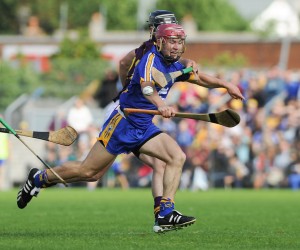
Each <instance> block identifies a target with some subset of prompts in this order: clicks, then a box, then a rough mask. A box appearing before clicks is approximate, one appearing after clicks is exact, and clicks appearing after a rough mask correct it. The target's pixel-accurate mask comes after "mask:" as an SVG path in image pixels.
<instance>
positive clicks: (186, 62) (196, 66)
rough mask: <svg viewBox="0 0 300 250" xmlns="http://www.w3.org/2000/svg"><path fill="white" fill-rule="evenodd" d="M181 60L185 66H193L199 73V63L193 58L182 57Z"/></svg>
mask: <svg viewBox="0 0 300 250" xmlns="http://www.w3.org/2000/svg"><path fill="white" fill-rule="evenodd" d="M179 62H180V63H181V64H182V65H183V66H184V67H185V68H189V67H193V71H194V72H195V73H198V71H199V65H198V64H197V63H196V62H195V61H193V60H191V59H187V58H180V59H179Z"/></svg>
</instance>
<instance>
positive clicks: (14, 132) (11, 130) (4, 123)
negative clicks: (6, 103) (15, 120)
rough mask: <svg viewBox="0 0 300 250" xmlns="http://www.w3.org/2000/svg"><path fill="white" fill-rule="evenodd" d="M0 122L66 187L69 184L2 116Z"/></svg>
mask: <svg viewBox="0 0 300 250" xmlns="http://www.w3.org/2000/svg"><path fill="white" fill-rule="evenodd" d="M0 122H1V123H2V124H3V126H4V127H6V128H7V129H8V130H9V132H10V133H12V134H13V135H14V136H15V137H17V138H18V139H19V141H21V142H22V143H23V144H24V145H25V146H26V147H27V148H28V149H29V150H30V151H31V153H33V154H34V155H35V156H36V157H37V158H38V159H39V160H40V161H41V162H42V163H43V164H44V165H45V167H47V168H48V169H49V170H50V171H51V172H52V173H53V174H54V175H55V176H56V177H57V178H58V179H59V180H60V181H61V182H62V183H63V184H64V185H65V186H66V187H67V186H68V185H67V183H66V182H65V180H64V179H63V178H61V177H60V176H59V175H58V174H57V173H56V172H55V171H54V170H53V169H52V168H51V167H50V166H49V165H48V164H47V163H46V162H45V161H43V160H42V159H41V158H40V157H39V156H38V155H37V154H36V153H35V152H34V151H33V150H32V149H31V148H30V147H29V146H28V145H27V144H26V143H25V142H24V141H23V140H22V138H20V136H19V135H18V134H17V133H16V131H15V130H14V129H13V128H11V127H10V126H9V125H8V124H7V123H6V122H5V121H4V120H3V119H2V118H0Z"/></svg>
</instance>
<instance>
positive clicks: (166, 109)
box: [158, 106, 175, 118]
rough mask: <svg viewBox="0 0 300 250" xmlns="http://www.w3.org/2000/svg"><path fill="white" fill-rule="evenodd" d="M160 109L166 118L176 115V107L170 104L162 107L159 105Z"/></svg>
mask: <svg viewBox="0 0 300 250" xmlns="http://www.w3.org/2000/svg"><path fill="white" fill-rule="evenodd" d="M158 111H159V112H160V113H161V115H162V116H163V117H165V118H170V117H173V116H175V109H174V108H173V107H170V106H160V107H158Z"/></svg>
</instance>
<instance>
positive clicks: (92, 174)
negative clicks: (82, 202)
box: [81, 169, 98, 182]
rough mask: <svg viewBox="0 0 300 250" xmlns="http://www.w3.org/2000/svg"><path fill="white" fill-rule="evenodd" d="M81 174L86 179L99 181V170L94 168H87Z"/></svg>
mask: <svg viewBox="0 0 300 250" xmlns="http://www.w3.org/2000/svg"><path fill="white" fill-rule="evenodd" d="M81 176H82V178H83V179H84V180H85V181H89V182H90V181H97V180H98V179H97V171H95V170H93V169H86V170H85V171H82V172H81Z"/></svg>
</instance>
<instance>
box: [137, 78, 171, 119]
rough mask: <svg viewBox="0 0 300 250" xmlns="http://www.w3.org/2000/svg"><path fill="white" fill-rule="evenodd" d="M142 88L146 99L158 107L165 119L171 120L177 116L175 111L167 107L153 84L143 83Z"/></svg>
mask: <svg viewBox="0 0 300 250" xmlns="http://www.w3.org/2000/svg"><path fill="white" fill-rule="evenodd" d="M141 88H142V92H143V94H144V97H145V98H146V99H147V100H148V101H149V102H151V103H152V104H154V105H155V106H156V107H157V109H158V111H159V112H160V113H161V114H162V116H163V117H165V118H170V117H172V116H175V109H174V108H173V107H170V106H167V105H166V103H165V102H164V101H163V100H162V99H161V97H160V96H159V94H158V92H157V90H156V88H155V87H154V85H153V83H152V82H142V83H141ZM151 89H152V91H151Z"/></svg>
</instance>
